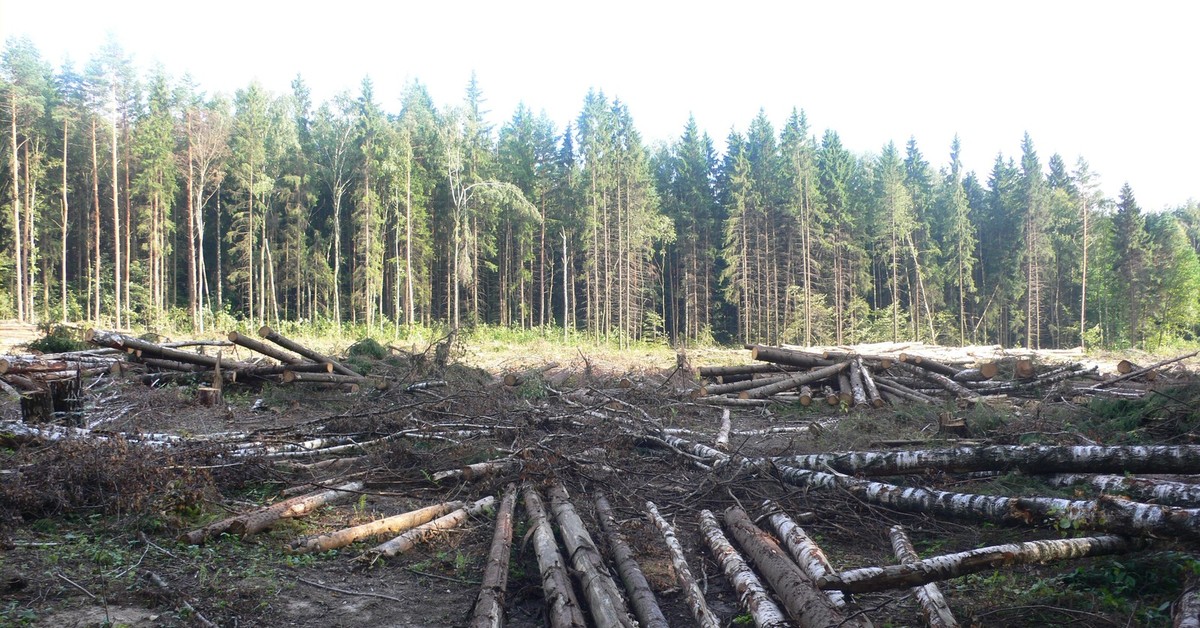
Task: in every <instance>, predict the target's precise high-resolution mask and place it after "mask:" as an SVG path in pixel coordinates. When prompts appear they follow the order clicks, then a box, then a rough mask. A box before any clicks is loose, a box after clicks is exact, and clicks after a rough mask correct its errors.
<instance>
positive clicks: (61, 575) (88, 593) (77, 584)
mask: <svg viewBox="0 0 1200 628" xmlns="http://www.w3.org/2000/svg"><path fill="white" fill-rule="evenodd" d="M54 575H55V576H57V577H59V578H62V579H63V580H64V581H66V583H67V584H69V585H71V586H73V587H75V588H76V589H79V590H80V591H83V594H84V595H86V596H88V597H90V598H92V599H93V600H94V599H96V596H95V595H93V594H92V592H91V591H88V590H87V589H85V588H83V586H81V585H80V584H79V583H78V582H75V581H74V580H72V579H70V578H68V577H66V576H65V575H64V574H63V573H62V572H56V573H55V574H54Z"/></svg>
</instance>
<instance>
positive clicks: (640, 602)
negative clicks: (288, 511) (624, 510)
mask: <svg viewBox="0 0 1200 628" xmlns="http://www.w3.org/2000/svg"><path fill="white" fill-rule="evenodd" d="M596 518H597V519H598V520H599V521H600V528H601V529H602V530H603V531H604V537H605V538H606V539H607V540H608V548H609V550H610V551H611V552H612V555H613V559H614V560H616V562H617V573H619V574H620V575H621V581H622V582H623V583H624V584H625V592H626V593H628V594H629V602H630V606H632V607H633V612H634V614H635V615H637V619H638V622H640V625H641V626H643V628H668V626H670V624H668V623H667V619H666V617H663V614H662V610H661V609H660V608H659V607H658V601H657V600H655V599H654V591H652V590H651V589H650V583H649V582H647V581H646V576H645V574H643V573H642V569H641V567H639V566H638V564H637V560H636V559H635V558H634V555H633V550H632V549H631V548H630V547H629V544H628V543H626V542H625V537H624V536H623V535H622V534H621V530H620V527H619V526H618V525H617V520H616V518H615V517H614V516H613V510H612V506H610V505H609V503H608V500H607V499H605V497H604V495H603V494H598V495H596Z"/></svg>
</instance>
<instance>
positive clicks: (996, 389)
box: [970, 364, 1096, 395]
mask: <svg viewBox="0 0 1200 628" xmlns="http://www.w3.org/2000/svg"><path fill="white" fill-rule="evenodd" d="M1095 370H1096V369H1095V368H1094V367H1093V368H1092V369H1084V368H1083V367H1082V366H1079V365H1077V364H1075V365H1068V366H1065V367H1061V368H1057V369H1054V370H1052V371H1048V372H1046V373H1042V374H1041V375H1037V376H1036V377H1032V378H1030V379H1025V380H1013V381H1010V382H981V383H978V384H974V383H971V384H970V386H971V387H972V389H973V390H974V391H975V392H977V393H979V394H982V395H997V394H1009V393H1019V392H1022V391H1033V390H1038V389H1040V388H1044V387H1046V386H1050V385H1053V384H1057V383H1059V382H1063V381H1066V380H1068V379H1072V378H1075V377H1083V376H1086V375H1087V374H1089V373H1093V372H1095ZM1088 390H1091V389H1087V388H1084V389H1080V391H1081V392H1086V391H1088Z"/></svg>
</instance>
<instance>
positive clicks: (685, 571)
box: [645, 502, 721, 628]
mask: <svg viewBox="0 0 1200 628" xmlns="http://www.w3.org/2000/svg"><path fill="white" fill-rule="evenodd" d="M645 513H646V518H647V519H649V520H650V523H652V524H654V526H655V527H657V528H658V531H659V533H660V534H662V538H663V542H664V543H665V544H666V546H667V550H668V551H669V552H670V554H671V565H672V566H674V567H675V570H674V571H675V582H676V584H678V585H679V588H680V589H683V597H684V600H686V601H687V605H688V609H689V610H691V611H692V617H693V618H694V619H695V620H696V626H697V627H698V628H720V626H721V622H720V621H719V620H718V619H717V616H716V615H714V614H713V612H712V611H710V610H709V609H708V603H707V602H705V600H704V593H703V592H702V591H701V590H700V585H698V584H696V579H695V578H694V577H692V570H691V569H689V568H688V564H687V556H685V555H684V553H683V546H681V545H680V544H679V540H678V539H677V538H675V528H674V527H673V526H672V525H671V524H670V523H668V522H667V520H666V519H663V518H662V515H660V514H658V507H657V506H655V505H654V502H646V511H645Z"/></svg>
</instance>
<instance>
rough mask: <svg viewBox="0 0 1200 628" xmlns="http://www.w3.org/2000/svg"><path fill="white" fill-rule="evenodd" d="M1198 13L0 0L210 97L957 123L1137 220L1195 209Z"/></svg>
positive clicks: (891, 125) (900, 131) (985, 168)
mask: <svg viewBox="0 0 1200 628" xmlns="http://www.w3.org/2000/svg"><path fill="white" fill-rule="evenodd" d="M1198 18H1200V4H1197V3H1194V2H1183V1H1179V2H1138V3H1134V2H1128V1H1126V2H1120V3H1117V2H1074V1H1071V2H1055V1H1046V0H1042V1H1039V2H1027V1H1023V0H1021V1H1003V2H971V1H967V2H962V1H958V2H919V1H912V2H897V1H890V2H861V1H857V2H856V1H837V2H834V1H827V2H822V3H819V4H818V3H808V2H760V1H757V0H749V1H747V0H742V1H740V2H736V3H735V2H721V3H711V4H710V3H705V2H697V1H695V0H693V1H691V2H664V1H656V0H640V1H628V0H600V1H596V2H590V3H583V2H571V1H569V0H568V1H558V2H554V1H547V2H519V1H515V0H509V1H503V0H499V1H498V0H493V1H482V2H462V1H460V2H454V1H445V0H442V1H427V2H422V3H419V4H418V3H413V2H385V1H380V2H365V1H361V0H327V1H324V2H309V1H297V0H293V1H290V2H274V1H264V0H240V1H238V2H231V1H229V0H206V1H205V2H177V1H172V0H154V1H134V0H122V1H117V0H92V1H78V2H63V1H55V0H0V36H3V38H4V39H5V40H7V38H8V37H11V36H14V35H28V36H29V37H31V38H32V40H33V41H34V43H35V44H36V46H37V47H38V49H39V50H40V51H41V52H42V54H43V55H44V56H45V57H46V59H47V60H48V61H50V62H51V63H52V64H53V65H54V66H55V67H56V68H57V67H58V66H59V65H60V64H61V62H62V61H63V59H65V58H66V57H68V56H69V57H70V58H71V59H73V60H74V61H75V63H76V64H77V65H82V64H83V63H84V62H86V60H87V59H88V58H89V57H90V56H91V55H92V54H93V53H94V52H95V51H96V50H97V49H98V48H99V47H100V45H101V44H102V43H103V42H104V40H105V38H106V36H107V33H109V32H111V33H112V34H114V35H115V36H116V38H117V40H118V41H119V43H120V44H121V45H122V47H123V48H124V49H125V50H126V51H128V52H129V53H131V54H132V55H133V56H134V60H135V62H136V63H137V65H138V67H139V68H140V69H142V70H145V69H147V68H149V67H150V66H151V65H152V64H153V63H155V62H161V63H162V64H163V66H164V67H165V68H166V70H167V71H168V72H169V73H170V74H172V75H174V76H179V75H182V74H183V73H185V72H190V73H191V74H192V75H193V77H194V78H195V79H196V80H197V82H198V83H199V84H200V85H201V86H202V88H204V89H206V90H208V91H209V92H214V91H225V92H227V93H232V92H233V90H235V89H237V88H239V87H244V86H246V85H247V84H249V82H250V81H251V80H254V79H257V80H259V81H261V82H262V83H263V84H264V85H265V86H266V87H267V88H268V89H270V90H272V91H274V92H276V93H285V92H287V91H288V90H289V84H290V82H291V80H292V79H293V78H294V77H295V76H296V74H297V73H299V74H301V75H302V76H303V77H304V79H305V80H306V81H307V82H308V84H309V85H310V87H311V88H312V90H313V96H314V98H315V99H317V100H318V101H320V100H323V99H325V98H328V97H329V96H331V95H332V94H334V93H336V92H338V91H341V90H350V91H352V92H353V91H356V90H357V89H358V86H359V83H360V81H361V79H362V78H363V77H364V76H370V78H371V79H372V80H373V81H374V83H375V93H376V96H377V98H378V100H379V101H380V102H381V103H382V104H383V105H384V106H385V108H386V109H387V110H389V111H396V110H397V109H398V108H399V106H398V98H399V94H400V91H401V89H402V87H403V85H404V84H405V83H406V82H408V81H410V80H412V79H414V78H415V79H419V80H420V81H421V82H422V83H424V84H425V85H426V86H427V87H428V88H429V91H430V93H431V94H432V95H433V97H434V100H435V101H436V102H438V103H439V104H444V103H457V102H459V101H460V100H461V98H462V95H463V92H464V88H465V86H466V83H467V81H468V79H469V77H470V74H471V71H472V70H474V71H475V72H476V73H477V75H478V79H479V83H480V87H481V88H482V89H483V94H484V96H485V98H486V100H487V103H486V104H487V109H489V110H490V112H491V114H490V117H491V120H492V122H493V123H494V124H496V125H497V126H499V125H500V124H502V123H503V122H504V121H505V120H506V119H508V118H509V117H510V116H511V114H512V112H513V110H514V108H515V106H516V104H517V103H518V102H520V101H524V102H525V103H526V104H527V105H529V106H530V107H531V108H532V109H534V110H535V111H538V110H545V111H546V112H547V113H548V114H549V115H550V116H551V117H552V118H553V119H554V120H555V122H556V123H557V124H558V126H559V128H560V129H561V128H562V126H563V125H564V124H565V123H566V122H568V121H570V120H572V119H574V118H575V116H576V115H577V114H578V112H579V110H580V109H581V106H582V102H583V98H584V95H585V94H586V93H587V91H588V89H589V88H596V89H600V90H603V91H604V92H605V93H606V94H607V95H608V96H609V97H610V98H612V97H616V98H620V99H621V100H622V101H624V102H625V103H626V104H627V105H628V107H629V110H630V112H631V114H632V116H633V120H634V123H635V124H636V125H637V127H638V129H639V130H640V131H641V133H642V134H643V136H644V137H645V138H646V140H647V141H649V142H656V141H670V140H671V139H673V138H674V137H676V136H678V134H679V133H680V131H681V130H682V128H683V125H684V123H685V122H686V121H687V118H688V115H689V114H694V115H695V117H696V120H697V122H698V124H699V125H700V127H701V128H702V129H703V130H705V131H707V132H708V133H709V134H710V135H711V136H712V137H713V138H714V140H716V141H717V142H718V146H723V141H724V138H725V137H726V136H727V135H728V133H729V131H730V129H733V128H736V129H737V130H739V131H745V129H746V127H747V126H748V125H749V123H750V120H751V119H752V118H753V117H754V116H755V115H756V114H757V112H758V110H759V109H760V108H761V109H763V110H765V111H766V113H767V115H768V117H769V118H770V119H771V120H772V122H773V123H775V125H776V130H778V129H779V127H780V126H782V124H783V122H784V120H785V119H786V118H787V116H788V114H789V113H790V112H791V110H792V108H793V107H795V108H800V109H804V110H805V111H806V112H807V114H808V118H809V121H810V124H811V125H812V127H813V128H814V130H815V132H817V133H818V134H820V133H821V132H823V131H824V129H827V128H829V129H833V130H835V131H837V132H838V133H839V134H840V135H841V137H842V141H843V143H844V144H845V145H846V146H847V147H848V148H850V149H851V150H853V151H856V152H860V153H864V152H871V153H876V152H878V151H879V149H880V147H881V146H882V145H883V144H885V143H886V142H887V141H889V140H894V141H895V142H896V143H897V145H900V146H903V144H904V143H905V142H906V141H907V140H908V138H909V137H910V136H915V137H916V139H917V143H918V146H919V147H920V148H921V150H922V152H923V153H924V154H925V156H926V158H927V159H928V160H929V161H930V162H931V163H932V164H933V165H934V166H935V167H941V166H943V165H945V163H946V161H947V153H948V151H949V145H950V141H951V139H952V138H953V136H954V134H955V133H958V134H959V136H960V137H961V138H962V143H963V157H964V161H965V162H966V165H967V167H968V168H969V169H972V170H975V171H976V172H977V173H978V174H979V175H980V177H981V178H982V179H983V180H985V181H986V178H987V174H988V172H989V171H990V169H991V166H992V163H993V162H994V160H995V157H996V154H997V153H998V152H1003V153H1004V154H1005V155H1006V156H1012V157H1014V158H1017V159H1019V157H1020V142H1021V137H1022V135H1023V134H1024V133H1025V132H1026V131H1028V132H1029V133H1030V135H1031V137H1032V138H1033V141H1034V145H1035V147H1036V149H1037V151H1038V153H1039V155H1040V156H1041V158H1042V163H1043V164H1045V163H1046V161H1047V160H1048V159H1049V157H1050V155H1051V154H1053V153H1056V152H1057V153H1059V154H1061V155H1062V156H1063V157H1064V159H1066V161H1067V164H1068V165H1069V166H1071V167H1072V169H1073V168H1074V165H1075V162H1076V159H1077V158H1078V157H1080V156H1082V157H1084V158H1086V159H1087V160H1088V161H1089V162H1090V164H1091V166H1092V169H1093V170H1094V171H1096V172H1099V173H1100V175H1101V178H1102V182H1103V184H1104V190H1105V192H1106V193H1108V194H1110V195H1112V196H1115V195H1116V191H1117V189H1118V188H1120V186H1121V184H1122V183H1123V182H1125V181H1128V182H1129V183H1130V185H1132V186H1133V189H1134V192H1135V194H1136V196H1137V199H1138V201H1139V203H1140V204H1141V205H1142V207H1143V208H1146V209H1159V208H1161V207H1163V206H1175V205H1178V204H1182V203H1183V202H1185V201H1186V200H1187V199H1189V198H1196V199H1200V178H1198V175H1200V118H1198V114H1197V110H1198V109H1200V106H1198V99H1197V91H1198V85H1197V78H1198V77H1200V47H1198V46H1197V43H1196V40H1197V38H1196V35H1197V32H1196V30H1197V28H1198V26H1200V19H1198Z"/></svg>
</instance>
